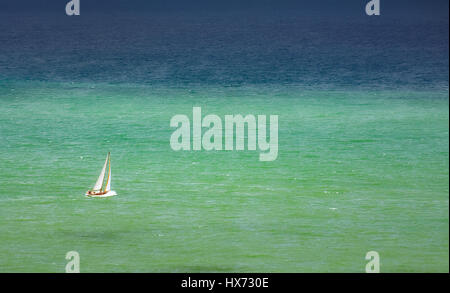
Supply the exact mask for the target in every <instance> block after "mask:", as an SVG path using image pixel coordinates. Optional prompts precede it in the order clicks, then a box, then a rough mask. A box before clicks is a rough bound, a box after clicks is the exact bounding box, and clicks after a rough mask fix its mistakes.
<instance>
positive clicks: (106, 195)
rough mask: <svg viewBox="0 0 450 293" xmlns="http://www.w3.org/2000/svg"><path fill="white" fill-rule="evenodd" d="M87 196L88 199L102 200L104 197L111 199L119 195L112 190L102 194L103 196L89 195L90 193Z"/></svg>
mask: <svg viewBox="0 0 450 293" xmlns="http://www.w3.org/2000/svg"><path fill="white" fill-rule="evenodd" d="M85 195H86V196H87V197H100V198H102V197H111V196H114V195H117V193H116V192H115V191H114V190H110V191H108V192H105V193H101V194H88V193H86V194H85Z"/></svg>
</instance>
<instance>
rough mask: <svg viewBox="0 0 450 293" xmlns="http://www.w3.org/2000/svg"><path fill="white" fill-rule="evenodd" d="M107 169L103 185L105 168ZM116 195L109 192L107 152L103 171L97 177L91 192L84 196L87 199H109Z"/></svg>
mask: <svg viewBox="0 0 450 293" xmlns="http://www.w3.org/2000/svg"><path fill="white" fill-rule="evenodd" d="M107 167H108V177H107V179H106V184H103V183H104V179H105V173H106V168H107ZM114 195H117V193H116V192H115V191H114V190H111V154H110V153H109V152H108V155H107V156H106V160H105V164H104V165H103V169H102V171H101V172H100V176H98V179H97V182H96V183H95V185H94V188H93V189H92V190H88V191H87V192H86V196H89V197H110V196H114Z"/></svg>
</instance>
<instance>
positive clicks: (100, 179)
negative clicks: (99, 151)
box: [93, 154, 109, 190]
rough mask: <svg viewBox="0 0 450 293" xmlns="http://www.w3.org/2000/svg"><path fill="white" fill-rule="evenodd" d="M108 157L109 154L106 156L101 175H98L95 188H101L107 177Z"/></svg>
mask: <svg viewBox="0 0 450 293" xmlns="http://www.w3.org/2000/svg"><path fill="white" fill-rule="evenodd" d="M108 158H109V154H108V155H107V156H106V160H105V164H104V165H103V169H102V172H101V173H100V176H98V179H97V182H96V183H95V185H94V189H93V190H101V188H102V185H103V179H104V178H105V171H106V165H107V164H108Z"/></svg>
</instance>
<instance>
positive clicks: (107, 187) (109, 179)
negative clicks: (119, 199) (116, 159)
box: [105, 153, 111, 191]
mask: <svg viewBox="0 0 450 293" xmlns="http://www.w3.org/2000/svg"><path fill="white" fill-rule="evenodd" d="M108 156H109V169H108V179H106V187H105V191H110V190H111V156H110V155H109V153H108Z"/></svg>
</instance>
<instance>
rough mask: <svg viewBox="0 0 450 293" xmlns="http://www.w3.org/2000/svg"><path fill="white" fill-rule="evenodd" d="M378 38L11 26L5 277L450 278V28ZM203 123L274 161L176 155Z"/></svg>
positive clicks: (205, 23)
mask: <svg viewBox="0 0 450 293" xmlns="http://www.w3.org/2000/svg"><path fill="white" fill-rule="evenodd" d="M365 21H367V20H366V19H364V20H360V19H355V20H352V19H350V20H346V21H342V20H339V21H337V20H334V19H304V18H300V17H295V16H290V17H282V16H276V15H275V16H274V15H272V16H270V17H262V16H260V17H256V16H255V17H254V18H236V17H232V16H221V17H212V16H208V15H206V16H202V17H199V16H195V17H193V16H189V15H178V14H176V15H156V16H153V17H151V18H150V17H145V16H140V17H126V16H115V17H109V16H103V18H101V19H100V20H99V18H98V17H94V16H89V15H88V16H85V17H84V18H83V19H82V20H80V19H75V18H64V19H63V18H61V19H60V18H57V17H55V18H52V17H44V16H40V15H37V16H36V15H34V16H14V17H12V16H4V17H3V18H2V20H1V21H0V271H1V272H64V268H65V265H66V263H67V260H66V259H65V255H66V253H67V252H68V251H77V252H78V253H79V254H80V268H81V271H82V272H364V269H365V265H366V263H367V261H366V260H365V255H366V253H367V252H368V251H372V250H374V251H377V252H378V253H379V255H380V259H381V263H382V266H381V271H382V272H448V269H449V262H448V260H449V232H448V231H449V206H448V200H449V196H448V192H449V173H448V171H449V152H448V149H449V132H448V131H449V126H448V122H449V111H448V109H449V103H448V19H447V20H442V19H441V20H440V19H432V20H429V19H427V20H421V22H420V21H411V20H410V21H409V22H408V20H404V21H399V20H396V19H389V20H383V21H374V20H373V23H371V25H370V26H368V25H366V23H365ZM196 106H198V107H201V108H202V111H204V112H205V113H214V114H216V115H218V116H220V117H224V115H234V114H242V115H245V114H247V113H250V114H253V115H259V114H261V115H278V117H279V118H278V122H279V123H278V124H279V125H278V126H279V133H278V137H279V142H278V143H279V146H278V156H277V159H276V160H274V161H270V162H261V161H259V160H258V153H257V152H254V151H253V152H252V151H248V150H244V151H204V150H202V151H174V150H172V148H171V147H170V136H171V134H172V132H173V131H174V129H173V128H171V127H170V119H171V118H172V117H173V116H174V115H176V114H185V115H188V116H189V117H191V115H192V109H193V107H196ZM191 118H192V117H191ZM108 151H110V152H111V158H112V188H113V189H114V190H115V191H116V192H117V194H118V195H117V196H115V197H112V198H108V199H88V198H86V197H85V196H84V194H85V192H86V190H88V189H89V188H91V187H92V186H93V184H94V183H95V180H96V178H97V176H98V174H99V173H100V169H101V167H102V164H103V162H104V158H105V156H106V153H107V152H108Z"/></svg>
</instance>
